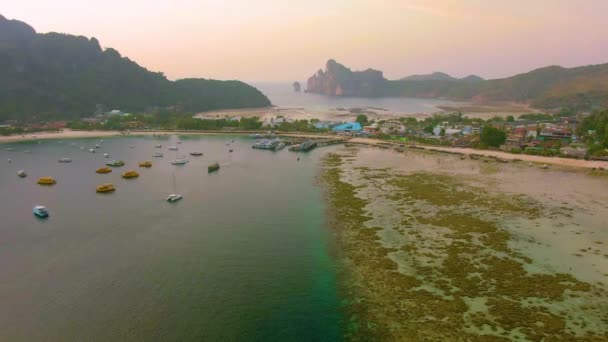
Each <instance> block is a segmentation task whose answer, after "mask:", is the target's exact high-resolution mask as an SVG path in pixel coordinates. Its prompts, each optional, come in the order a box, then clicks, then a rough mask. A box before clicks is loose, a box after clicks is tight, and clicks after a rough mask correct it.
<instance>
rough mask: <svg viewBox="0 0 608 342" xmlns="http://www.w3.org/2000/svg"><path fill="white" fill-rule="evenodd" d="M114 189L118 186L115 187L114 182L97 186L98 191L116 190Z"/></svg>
mask: <svg viewBox="0 0 608 342" xmlns="http://www.w3.org/2000/svg"><path fill="white" fill-rule="evenodd" d="M114 190H116V188H114V184H112V183H106V184H102V185H100V186H98V187H97V188H96V191H97V192H114Z"/></svg>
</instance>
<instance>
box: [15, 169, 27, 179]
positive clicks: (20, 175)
mask: <svg viewBox="0 0 608 342" xmlns="http://www.w3.org/2000/svg"><path fill="white" fill-rule="evenodd" d="M17 176H19V177H21V178H25V177H27V173H25V170H19V171H17Z"/></svg>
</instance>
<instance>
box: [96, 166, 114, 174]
mask: <svg viewBox="0 0 608 342" xmlns="http://www.w3.org/2000/svg"><path fill="white" fill-rule="evenodd" d="M95 172H96V173H110V172H112V169H111V168H109V167H100V168H99V169H97V170H95Z"/></svg>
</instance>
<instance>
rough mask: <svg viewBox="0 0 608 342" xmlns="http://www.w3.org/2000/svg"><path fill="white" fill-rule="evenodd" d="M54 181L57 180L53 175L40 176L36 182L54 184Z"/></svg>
mask: <svg viewBox="0 0 608 342" xmlns="http://www.w3.org/2000/svg"><path fill="white" fill-rule="evenodd" d="M55 183H57V181H55V178H53V177H41V178H40V179H38V184H40V185H54V184H55Z"/></svg>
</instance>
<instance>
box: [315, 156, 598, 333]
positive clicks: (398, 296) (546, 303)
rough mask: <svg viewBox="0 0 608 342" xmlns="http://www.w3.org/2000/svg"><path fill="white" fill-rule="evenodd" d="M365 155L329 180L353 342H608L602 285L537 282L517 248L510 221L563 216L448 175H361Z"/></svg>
mask: <svg viewBox="0 0 608 342" xmlns="http://www.w3.org/2000/svg"><path fill="white" fill-rule="evenodd" d="M357 151H358V149H357V148H355V147H353V148H347V149H344V150H342V151H338V152H335V153H330V154H328V155H327V156H326V157H325V158H324V161H323V172H322V177H321V179H322V183H323V185H324V187H325V189H326V194H327V200H328V203H329V208H330V220H329V225H330V228H331V229H332V230H334V232H335V235H336V236H337V238H336V241H337V242H336V244H337V246H336V249H337V252H336V254H337V256H338V259H339V265H340V279H341V281H340V284H341V287H340V289H341V293H342V296H343V298H344V300H343V305H344V310H345V312H346V313H347V315H348V316H347V317H348V320H347V323H346V325H345V328H344V329H345V335H346V338H347V339H349V340H355V341H385V340H390V341H394V340H401V341H526V340H529V341H606V340H608V290H607V289H606V287H605V284H604V283H599V282H598V283H593V284H591V283H587V282H584V281H581V280H579V279H577V278H575V277H574V276H572V275H571V274H567V273H553V272H549V271H546V270H544V271H542V272H541V271H536V272H533V271H531V269H535V268H534V267H533V266H535V260H533V259H531V258H530V257H528V256H526V255H524V254H522V253H520V252H519V251H518V250H517V249H516V248H513V246H512V241H513V235H512V233H511V232H510V231H509V229H508V226H509V223H510V222H511V221H512V220H515V219H518V220H522V219H526V220H531V221H533V220H537V219H539V218H542V217H544V216H546V215H549V213H553V214H551V215H555V213H554V212H555V211H554V210H553V211H552V209H553V208H547V206H546V205H545V204H542V203H539V202H538V201H535V200H533V199H531V198H528V197H526V196H523V195H512V194H505V193H499V192H496V191H493V189H490V188H487V187H483V186H479V185H478V184H477V185H473V182H467V180H466V179H464V178H462V177H455V176H451V175H449V174H442V173H437V172H434V173H431V172H423V171H417V172H412V173H402V172H397V171H393V170H391V169H387V168H383V169H375V168H373V167H352V165H351V163H352V161H353V160H354V159H355V158H356V155H357ZM566 215H567V212H566ZM600 244H601V242H600V243H598V245H600Z"/></svg>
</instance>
